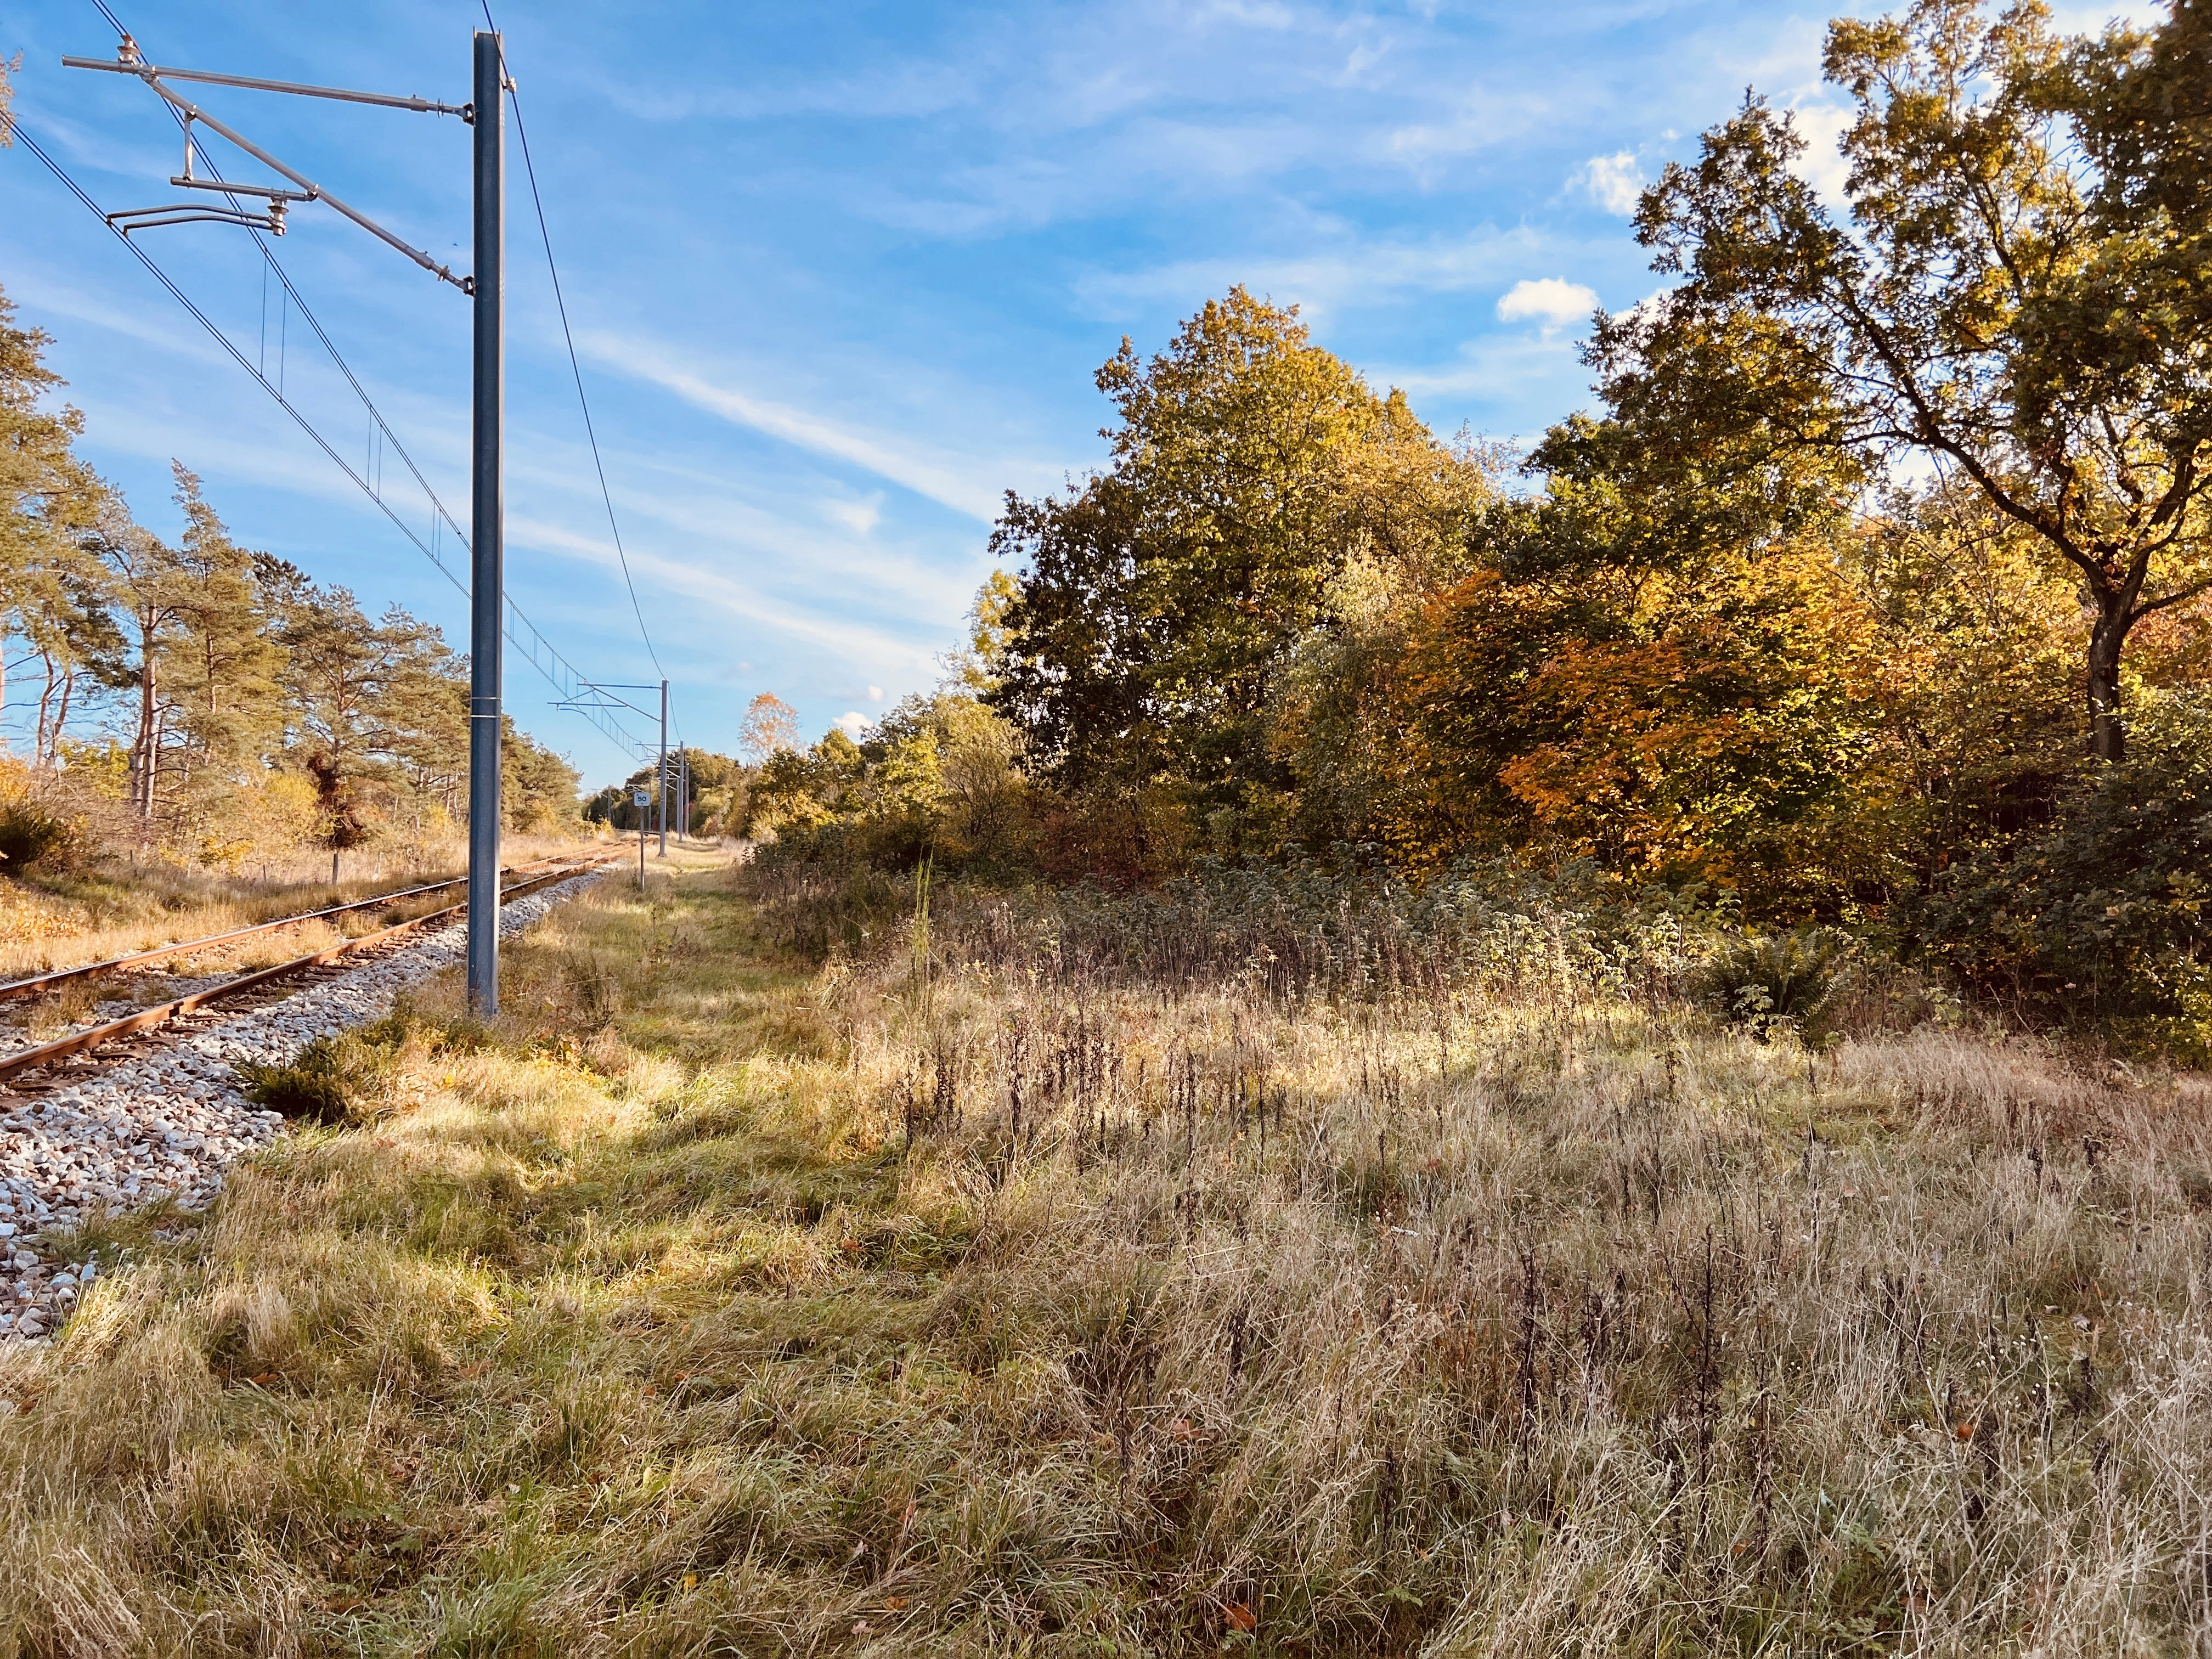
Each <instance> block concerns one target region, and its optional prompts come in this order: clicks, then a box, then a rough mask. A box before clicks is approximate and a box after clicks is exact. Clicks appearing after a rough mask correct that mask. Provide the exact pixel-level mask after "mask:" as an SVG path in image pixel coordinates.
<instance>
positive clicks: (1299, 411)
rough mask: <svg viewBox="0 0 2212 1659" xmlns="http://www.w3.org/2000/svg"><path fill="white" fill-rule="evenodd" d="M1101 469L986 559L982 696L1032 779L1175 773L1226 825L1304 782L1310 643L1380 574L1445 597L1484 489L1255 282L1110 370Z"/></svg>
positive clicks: (999, 533)
mask: <svg viewBox="0 0 2212 1659" xmlns="http://www.w3.org/2000/svg"><path fill="white" fill-rule="evenodd" d="M1097 386H1098V389H1099V390H1100V391H1101V392H1103V393H1105V394H1106V396H1107V397H1109V398H1111V399H1112V400H1113V403H1114V404H1115V412H1116V414H1117V416H1118V417H1119V418H1118V421H1117V422H1116V424H1115V425H1114V426H1113V427H1111V428H1107V429H1106V430H1105V431H1104V432H1103V434H1102V435H1103V436H1104V437H1105V438H1106V439H1107V440H1108V442H1109V461H1108V464H1107V465H1106V466H1105V467H1104V468H1103V470H1102V471H1100V472H1099V473H1098V474H1097V475H1096V476H1095V477H1092V478H1091V480H1089V481H1088V482H1087V483H1085V484H1084V485H1083V486H1082V487H1081V488H1080V489H1077V490H1076V491H1074V492H1073V494H1072V495H1067V496H1066V497H1059V496H1052V497H1047V498H1044V499H1042V500H1040V501H1024V500H1021V499H1019V498H1018V497H1014V496H1011V495H1010V496H1009V497H1008V500H1007V504H1006V513H1005V515H1004V516H1003V517H1002V518H1001V519H1000V523H999V526H998V527H997V530H996V532H995V534H994V538H993V544H992V545H993V551H994V553H996V554H997V555H999V556H1000V557H1001V558H1003V559H1004V560H1006V562H1007V563H1008V564H1010V565H1018V566H1019V567H1020V568H1021V574H1020V575H1019V577H1018V588H1017V592H1015V594H1014V596H1013V598H1012V603H1011V604H1000V603H996V602H994V611H995V615H994V623H995V625H996V626H997V628H998V629H1000V635H999V638H998V641H997V642H996V643H995V644H994V648H996V649H999V650H1000V651H1001V653H1002V654H1001V657H1000V662H999V663H998V665H996V669H995V672H994V678H995V680H996V684H995V686H994V687H993V688H992V689H991V690H990V691H989V693H988V696H989V700H990V702H992V704H993V705H994V707H995V708H999V709H1000V710H1001V711H1002V712H1004V713H1005V714H1006V715H1007V716H1008V717H1009V718H1011V719H1012V720H1013V721H1014V723H1015V724H1016V726H1018V727H1020V728H1021V729H1022V731H1023V732H1024V737H1025V741H1026V746H1027V750H1028V754H1029V757H1030V764H1031V765H1033V766H1035V767H1037V768H1039V769H1042V770H1044V771H1046V772H1048V773H1049V774H1050V775H1052V776H1053V777H1054V779H1055V780H1056V781H1060V782H1062V783H1064V784H1066V785H1068V786H1071V787H1076V788H1078V789H1083V788H1088V787H1094V786H1106V787H1124V788H1127V787H1142V786H1143V785H1145V784H1146V783H1148V782H1150V781H1153V780H1156V779H1159V778H1163V777H1164V778H1169V779H1172V780H1174V781H1176V782H1177V783H1178V785H1180V786H1181V787H1187V788H1188V789H1190V790H1193V791H1195V792H1196V795H1197V798H1198V799H1200V801H1201V802H1202V803H1203V805H1205V806H1206V809H1207V810H1208V811H1212V812H1214V813H1216V814H1226V815H1227V820H1228V821H1231V822H1232V823H1233V822H1235V821H1239V820H1243V819H1249V818H1250V817H1253V816H1254V815H1255V814H1264V812H1265V811H1266V810H1267V809H1266V805H1265V798H1266V797H1267V795H1268V794H1269V793H1271V792H1274V791H1279V790H1280V789H1281V788H1283V787H1285V786H1287V785H1288V784H1289V782H1290V781H1291V780H1290V778H1289V776H1288V775H1287V774H1286V773H1285V770H1284V768H1283V765H1282V763H1281V761H1280V758H1279V756H1278V755H1277V754H1276V753H1275V752H1274V749H1273V744H1271V741H1270V729H1271V725H1272V721H1273V708H1274V704H1275V702H1276V700H1277V698H1278V695H1279V691H1280V690H1281V685H1282V680H1283V676H1284V673H1285V669H1286V666H1287V665H1288V664H1289V662H1290V660H1291V656H1292V653H1294V651H1295V650H1296V649H1297V647H1298V646H1299V644H1300V642H1301V641H1304V640H1306V639H1307V638H1308V637H1309V636H1310V635H1312V634H1313V633H1314V632H1315V631H1316V629H1326V628H1328V626H1330V625H1331V624H1332V623H1333V621H1334V618H1335V616H1336V609H1335V606H1334V602H1333V597H1332V596H1333V588H1334V584H1335V583H1336V582H1337V581H1338V580H1339V578H1340V577H1341V576H1342V575H1343V574H1345V573H1346V571H1347V570H1348V569H1350V568H1352V567H1353V566H1354V565H1356V564H1358V563H1360V562H1370V563H1372V564H1373V565H1375V566H1376V567H1377V568H1381V569H1383V570H1384V571H1385V572H1387V574H1388V576H1389V579H1390V580H1399V581H1407V582H1411V583H1413V584H1416V585H1420V584H1429V583H1433V582H1434V581H1436V580H1441V579H1442V578H1443V576H1444V575H1446V574H1449V573H1450V572H1452V571H1454V570H1455V569H1456V568H1459V567H1460V565H1461V564H1462V562H1463V553H1462V546H1463V540H1464V538H1463V535H1462V533H1461V525H1460V522H1459V521H1460V520H1463V518H1464V516H1465V514H1466V513H1468V511H1469V510H1471V508H1472V507H1473V506H1474V504H1476V503H1477V502H1479V501H1480V499H1481V498H1482V497H1483V495H1485V494H1486V481H1485V480H1484V478H1483V477H1482V476H1481V473H1480V470H1479V469H1476V468H1473V467H1471V466H1470V465H1468V464H1467V463H1466V461H1465V460H1464V459H1463V458H1462V457H1459V456H1457V455H1455V454H1454V453H1452V452H1450V451H1449V450H1447V449H1446V448H1444V447H1443V446H1440V445H1438V444H1437V443H1436V441H1435V440H1434V439H1433V438H1432V437H1431V435H1430V434H1429V432H1428V431H1427V429H1426V428H1424V427H1423V426H1422V425H1421V424H1420V422H1419V421H1418V420H1416V419H1415V418H1414V416H1413V413H1412V411H1411V410H1410V409H1409V408H1408V407H1407V404H1406V402H1405V400H1404V398H1401V396H1399V395H1398V394H1397V393H1396V392H1391V393H1389V394H1388V395H1378V394H1377V393H1376V392H1374V391H1373V390H1372V389H1371V388H1370V387H1369V386H1368V385H1367V384H1366V382H1365V380H1363V379H1362V378H1361V376H1360V375H1359V374H1358V373H1357V372H1356V371H1355V370H1353V369H1352V368H1350V367H1349V366H1348V365H1346V363H1344V362H1342V361H1340V359H1338V358H1337V357H1336V356H1334V355H1333V354H1331V353H1329V352H1328V351H1327V350H1325V349H1322V348H1321V347H1319V346H1317V345H1316V344H1314V343H1313V342H1312V340H1311V338H1310V334H1309V332H1308V331H1307V329H1306V327H1305V326H1304V324H1302V323H1300V322H1299V321H1298V319H1297V311H1296V308H1295V307H1288V308H1285V307H1276V306H1273V305H1271V304H1269V303H1268V302H1267V301H1263V300H1260V299H1257V298H1255V297H1254V296H1253V295H1250V294H1249V293H1248V292H1246V291H1245V290H1244V289H1241V288H1240V289H1232V290H1231V292H1230V294H1229V295H1228V296H1227V297H1226V298H1225V299H1222V300H1218V301H1208V302H1207V303H1206V306H1205V307H1203V308H1202V309H1201V310H1200V312H1199V313H1198V314H1197V315H1196V316H1194V317H1193V318H1191V319H1189V320H1188V322H1186V323H1185V324H1184V325H1183V326H1182V329H1181V331H1179V332H1178V333H1177V334H1176V337H1175V338H1174V339H1173V340H1172V341H1171V342H1170V343H1169V345H1168V347H1167V349H1165V350H1164V351H1162V352H1160V353H1159V354H1158V355H1157V356H1153V357H1152V358H1151V359H1150V360H1146V359H1143V358H1141V357H1139V355H1138V353H1137V351H1136V349H1135V347H1134V346H1133V344H1132V343H1130V342H1128V341H1126V340H1125V341H1124V342H1123V343H1122V345H1121V350H1120V351H1119V352H1117V353H1116V354H1115V356H1114V357H1113V358H1112V359H1111V360H1110V361H1109V362H1107V363H1106V364H1105V365H1104V366H1103V368H1100V369H1099V371H1098V374H1097Z"/></svg>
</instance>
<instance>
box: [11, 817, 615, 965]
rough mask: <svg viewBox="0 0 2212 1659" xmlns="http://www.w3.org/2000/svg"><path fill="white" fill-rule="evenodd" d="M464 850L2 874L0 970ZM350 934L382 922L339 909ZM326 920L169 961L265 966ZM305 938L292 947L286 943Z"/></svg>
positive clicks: (228, 918) (461, 861) (303, 907)
mask: <svg viewBox="0 0 2212 1659" xmlns="http://www.w3.org/2000/svg"><path fill="white" fill-rule="evenodd" d="M572 846H574V842H571V841H564V840H561V839H558V838H554V837H547V836H510V837H509V838H508V839H507V845H506V848H505V849H504V856H505V857H506V859H507V862H509V863H515V864H520V863H526V862H528V861H529V860H532V859H540V858H546V857H550V856H551V855H552V854H556V853H559V852H562V851H565V850H566V849H568V848H570V847H572ZM464 869H465V857H464V854H461V853H460V852H459V851H458V850H457V851H455V852H454V854H453V856H452V857H450V858H448V859H447V860H443V861H435V862H432V863H430V864H426V865H416V864H411V863H408V862H405V861H403V860H385V859H379V858H374V857H371V856H368V855H362V856H356V857H353V858H350V859H349V860H348V861H347V863H346V865H345V866H344V877H345V878H344V879H343V880H342V881H339V882H337V883H332V882H331V880H330V878H329V876H330V855H329V854H308V855H306V856H305V857H303V858H301V859H298V860H293V861H292V863H291V864H290V865H289V866H278V867H276V868H273V869H272V870H271V871H270V874H269V876H268V878H266V879H264V878H261V877H259V876H258V875H252V876H247V875H239V876H230V875H224V874H222V873H221V872H215V871H207V870H194V869H187V868H185V867H184V866H179V865H174V864H170V863H167V862H163V861H159V860H143V861H141V862H139V863H137V864H136V865H131V864H127V863H125V862H123V861H121V860H108V861H106V862H104V863H102V864H100V865H99V866H95V867H94V868H92V869H90V870H87V871H80V872H70V873H67V874H64V875H58V876H44V875H34V876H33V878H32V879H31V880H28V881H15V880H11V879H6V878H0V980H10V979H20V978H24V977H27V976H28V975H33V974H39V973H45V972H47V971H49V970H51V969H57V968H70V967H75V966H76V965H78V964H79V963H88V962H104V961H106V960H107V959H108V958H109V957H120V956H132V955H136V954H137V952H139V951H154V950H159V949H160V948H161V946H163V945H168V944H173V943H175V942H178V941H181V940H187V939H205V938H208V937H210V935H212V934H216V933H228V932H229V931H230V930H231V929H233V928H237V927H252V926H253V925H254V924H255V923H257V922H263V921H272V920H274V919H275V918H276V917H278V916H283V915H295V914H298V913H301V912H306V911H310V910H319V909H323V908H327V907H329V906H331V905H333V904H343V903H346V902H349V901H350V900H353V899H360V898H367V897H368V896H371V895H373V894H374V893H378V892H380V891H388V890H394V889H398V888H403V887H410V886H415V885H418V884H424V883H428V882H435V881H445V880H449V879H451V878H453V877H456V876H459V874H461V873H462V872H463V870H464ZM441 902H450V898H447V899H438V898H435V897H434V898H433V899H431V900H428V901H424V902H419V903H417V904H416V905H414V906H412V907H411V908H399V909H395V910H394V911H392V913H391V915H389V916H387V917H385V918H383V920H385V921H397V920H399V919H401V918H403V917H404V916H407V915H417V914H420V913H421V912H422V910H425V909H432V908H436V906H437V905H438V904H439V903H441ZM339 921H340V924H341V925H343V927H345V929H346V932H347V934H348V935H350V934H352V933H358V932H363V931H367V930H368V929H369V928H370V927H374V926H377V925H380V924H379V923H378V922H377V921H374V920H372V919H363V918H359V917H342V918H340V919H339ZM339 937H340V934H339V933H337V931H336V930H335V929H334V928H333V927H332V926H331V924H329V923H319V924H314V925H313V926H311V927H303V928H302V929H301V930H300V931H299V932H298V933H295V934H287V935H285V936H284V938H283V940H281V941H276V942H270V941H262V940H257V941H253V942H252V943H250V944H247V945H238V946H230V947H225V948H219V949H217V950H216V951H205V952H201V953H198V954H197V955H194V956H191V957H179V959H178V961H177V963H176V966H175V968H174V969H173V971H176V972H179V973H193V974H209V973H217V972H223V971H227V970H229V969H242V968H252V967H259V966H267V965H270V964H271V963H277V962H282V961H288V960H289V959H290V958H291V957H295V956H300V955H303V954H305V953H306V952H307V951H311V950H319V949H321V948H324V947H325V946H326V945H332V944H335V943H337V940H338V939H339ZM301 940H307V941H312V942H310V943H303V944H299V945H298V948H297V949H287V948H286V947H287V946H288V945H292V944H295V943H296V942H298V941H301Z"/></svg>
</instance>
